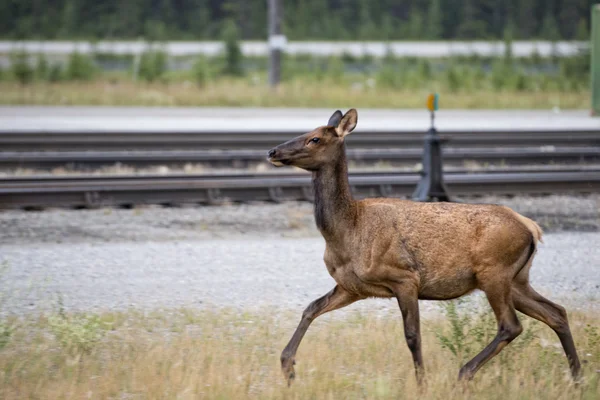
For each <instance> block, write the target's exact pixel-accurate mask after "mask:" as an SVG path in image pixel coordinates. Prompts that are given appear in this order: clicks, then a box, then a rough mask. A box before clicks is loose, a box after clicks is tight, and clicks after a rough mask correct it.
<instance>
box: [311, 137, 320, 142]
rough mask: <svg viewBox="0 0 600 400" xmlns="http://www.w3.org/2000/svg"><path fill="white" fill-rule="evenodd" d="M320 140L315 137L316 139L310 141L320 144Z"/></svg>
mask: <svg viewBox="0 0 600 400" xmlns="http://www.w3.org/2000/svg"><path fill="white" fill-rule="evenodd" d="M319 140H320V139H319V138H318V137H314V138H312V139H310V141H311V142H313V143H319Z"/></svg>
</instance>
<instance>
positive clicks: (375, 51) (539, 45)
mask: <svg viewBox="0 0 600 400" xmlns="http://www.w3.org/2000/svg"><path fill="white" fill-rule="evenodd" d="M588 45H589V43H588V42H556V43H552V42H548V41H515V42H513V45H512V52H513V55H514V56H515V57H528V56H531V55H532V54H534V53H535V52H537V53H538V54H539V55H540V56H542V57H548V56H551V55H555V56H559V57H566V56H572V55H574V54H577V52H579V51H580V50H581V49H582V48H585V47H587V46H588ZM154 46H160V47H161V48H163V49H164V50H165V51H166V52H167V53H169V54H170V55H171V56H190V55H197V54H204V55H208V56H214V55H217V54H219V53H220V52H222V51H223V43H222V42H216V41H212V42H165V43H162V44H160V45H156V44H155V45H154ZM148 47H149V44H148V43H145V42H142V41H99V42H95V43H93V44H92V43H89V42H67V41H65V42H61V41H21V42H11V41H0V53H4V54H7V53H10V52H12V51H15V50H20V49H22V50H25V51H27V52H28V53H44V54H46V55H65V54H69V53H72V52H74V51H75V50H77V51H79V52H81V53H90V52H93V51H96V52H100V53H111V54H139V53H141V52H143V51H144V50H146V49H147V48H148ZM241 48H242V52H243V53H244V54H245V55H248V56H266V55H267V54H268V52H269V47H268V43H267V42H266V41H265V42H259V41H242V42H241ZM285 52H286V53H288V54H312V55H319V56H329V55H341V54H351V55H353V56H357V57H360V56H363V55H370V56H374V57H383V56H385V55H386V54H388V53H390V52H391V53H393V54H394V55H397V56H400V57H423V58H436V57H449V56H453V55H473V54H477V55H480V56H499V55H502V54H504V43H503V42H501V41H498V42H483V41H479V42H478V41H474V42H460V41H440V42H288V43H287V45H286V47H285Z"/></svg>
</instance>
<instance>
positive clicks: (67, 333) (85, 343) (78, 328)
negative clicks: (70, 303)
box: [48, 296, 107, 356]
mask: <svg viewBox="0 0 600 400" xmlns="http://www.w3.org/2000/svg"><path fill="white" fill-rule="evenodd" d="M58 302H59V310H58V313H57V315H54V316H51V317H50V318H48V326H49V328H50V331H51V332H52V334H53V335H54V337H55V338H56V339H57V340H58V342H59V343H60V344H61V346H62V347H63V348H64V349H65V350H67V351H68V352H69V353H71V355H73V356H80V355H82V354H90V353H91V351H92V350H93V348H94V346H95V345H96V344H97V343H98V342H99V341H100V340H101V339H102V337H103V336H104V334H105V333H106V330H107V326H106V324H105V323H104V322H103V321H102V320H101V319H100V318H99V317H98V316H97V315H87V314H76V315H67V314H66V313H65V310H64V307H63V301H62V297H61V296H59V300H58Z"/></svg>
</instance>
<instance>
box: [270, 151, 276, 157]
mask: <svg viewBox="0 0 600 400" xmlns="http://www.w3.org/2000/svg"><path fill="white" fill-rule="evenodd" d="M275 154H277V150H275V149H271V150H269V158H273V157H275Z"/></svg>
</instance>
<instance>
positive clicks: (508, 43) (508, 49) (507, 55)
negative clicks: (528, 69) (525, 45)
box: [504, 22, 514, 66]
mask: <svg viewBox="0 0 600 400" xmlns="http://www.w3.org/2000/svg"><path fill="white" fill-rule="evenodd" d="M513 32H514V26H513V24H512V22H511V23H509V24H508V25H507V26H506V28H504V63H505V64H506V65H509V66H510V65H512V64H513V48H512V46H513Z"/></svg>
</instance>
